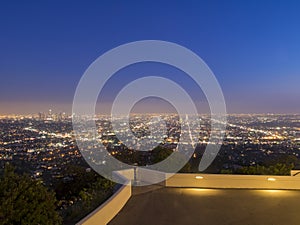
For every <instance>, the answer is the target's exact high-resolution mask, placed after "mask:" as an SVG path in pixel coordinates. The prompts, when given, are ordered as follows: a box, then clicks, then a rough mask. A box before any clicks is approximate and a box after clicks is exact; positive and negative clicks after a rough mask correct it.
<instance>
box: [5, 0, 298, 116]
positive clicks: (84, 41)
mask: <svg viewBox="0 0 300 225" xmlns="http://www.w3.org/2000/svg"><path fill="white" fill-rule="evenodd" d="M91 6H93V7H91ZM298 8H299V3H298V2H296V1H295V2H294V1H291V2H288V3H286V2H283V1H282V2H281V1H278V2H271V1H270V2H264V3H262V2H259V1H253V2H252V1H251V2H250V1H249V2H239V1H228V2H218V1H213V2H190V3H189V4H186V3H176V4H174V3H173V2H171V1H167V2H164V3H150V2H134V4H126V3H121V2H118V3H116V2H104V3H96V2H93V3H91V4H90V5H88V4H83V3H81V4H80V3H72V5H70V4H68V3H58V2H46V3H43V4H40V3H33V2H31V3H21V2H20V3H9V2H6V3H2V4H1V9H0V12H1V13H0V15H1V16H0V18H1V22H0V27H1V30H2V35H1V36H0V48H1V49H2V50H1V52H0V76H1V80H2V82H1V85H0V105H1V107H0V113H1V114H11V113H12V114H13V113H15V114H28V113H34V112H38V111H46V110H48V109H49V108H53V109H57V111H65V112H71V108H72V100H73V95H74V93H75V89H76V86H77V84H78V82H79V80H80V78H81V76H82V74H83V73H84V71H85V70H86V69H87V67H88V66H89V65H90V64H91V63H92V62H93V61H94V60H95V59H96V58H97V57H98V56H100V55H101V54H103V53H105V52H106V51H108V50H110V49H111V48H114V47H117V46H118V45H121V44H124V43H126V42H130V41H137V40H143V39H157V40H165V41H171V42H174V43H178V44H180V45H183V46H185V47H187V48H189V49H191V50H192V51H194V52H195V53H196V54H198V55H199V56H200V57H202V59H203V60H204V61H205V62H206V63H207V65H208V66H209V67H210V68H211V69H212V71H213V72H214V74H215V76H216V78H217V79H218V81H219V83H220V86H221V88H222V90H223V93H224V97H225V100H226V105H227V111H228V112H229V113H298V112H300V105H299V101H298V99H299V98H300V91H299V88H298V84H299V82H300V76H299V73H300V66H299V65H300V64H299V61H300V54H299V52H300V45H299V40H300V29H299V26H298V24H299V21H300V15H299V14H298V10H297V9H298ZM166 15H167V16H166ZM137 18H138V19H137ZM118 73H119V74H116V75H115V76H114V77H115V78H112V79H111V83H110V84H109V85H108V86H107V87H106V88H105V90H103V93H102V94H103V96H102V99H100V100H101V101H102V102H101V103H102V105H101V104H100V106H99V108H100V109H101V110H102V109H103V108H107V107H109V105H110V104H111V102H112V100H113V97H114V96H115V95H116V93H117V91H118V90H120V88H121V87H122V85H124V84H126V83H128V82H130V81H131V80H133V79H136V78H138V77H141V76H145V75H149V74H150V75H156V74H158V75H161V76H165V77H167V78H172V79H173V80H174V81H175V82H177V83H179V84H180V85H182V86H183V87H184V88H185V89H188V90H187V91H188V92H189V94H190V95H191V96H192V98H193V99H194V101H195V102H198V103H199V108H201V109H203V105H204V108H205V110H204V112H207V109H208V108H207V106H206V105H205V104H206V100H205V97H203V93H202V92H201V90H199V89H197V88H196V87H195V85H193V84H192V81H190V80H188V79H186V77H185V76H184V75H183V74H182V73H181V72H180V71H176V70H174V69H171V68H168V67H164V66H161V65H154V67H153V65H144V64H143V65H140V66H139V65H138V66H133V67H128V68H125V69H124V70H122V71H120V72H118ZM198 103H197V104H198ZM103 105H104V106H103ZM102 106H103V107H102ZM153 106H154V107H153ZM148 108H151V109H155V108H156V109H157V110H160V108H163V106H162V105H161V104H157V103H154V104H152V105H151V107H149V106H148ZM101 110H100V111H101ZM104 111H105V112H107V109H105V110H104ZM145 111H147V107H145ZM100 113H101V112H100ZM200 113H202V112H201V110H200Z"/></svg>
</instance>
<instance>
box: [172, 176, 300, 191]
mask: <svg viewBox="0 0 300 225" xmlns="http://www.w3.org/2000/svg"><path fill="white" fill-rule="evenodd" d="M166 187H199V188H255V189H296V190H300V176H298V177H297V176H265V175H227V174H226V175H225V174H224V175H223V174H222V175H218V174H175V175H174V176H172V177H170V178H169V179H167V180H166Z"/></svg>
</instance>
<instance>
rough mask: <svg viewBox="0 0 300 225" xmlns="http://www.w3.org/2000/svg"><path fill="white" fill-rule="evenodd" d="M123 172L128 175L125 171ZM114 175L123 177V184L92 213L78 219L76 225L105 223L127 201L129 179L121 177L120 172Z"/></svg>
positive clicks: (99, 224) (104, 224)
mask: <svg viewBox="0 0 300 225" xmlns="http://www.w3.org/2000/svg"><path fill="white" fill-rule="evenodd" d="M127 172H128V171H127ZM125 174H127V175H128V173H126V171H125ZM114 175H117V176H119V178H120V179H121V178H122V179H124V181H126V183H125V185H123V186H122V187H121V188H120V189H119V190H118V191H117V192H116V193H114V195H112V196H111V197H110V198H109V199H108V200H107V201H106V202H104V203H103V204H102V205H100V206H99V207H98V208H97V209H95V210H94V211H93V212H92V213H90V214H89V215H88V216H86V217H85V218H83V219H82V220H81V221H79V222H78V223H77V225H79V224H84V225H106V224H107V223H109V221H111V220H112V219H113V218H114V217H115V216H116V215H117V214H118V213H119V211H120V210H121V209H122V208H123V206H124V205H125V204H126V203H127V201H128V200H129V198H130V196H131V181H130V180H128V179H127V178H126V177H123V176H122V175H121V174H117V173H116V174H114Z"/></svg>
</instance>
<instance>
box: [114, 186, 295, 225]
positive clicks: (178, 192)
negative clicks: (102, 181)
mask: <svg viewBox="0 0 300 225" xmlns="http://www.w3.org/2000/svg"><path fill="white" fill-rule="evenodd" d="M140 188H141V187H140ZM144 189H145V188H144ZM146 189H147V187H146ZM299 210H300V191H281V190H277V191H276V190H238V189H236V190H233V189H196V188H160V189H156V190H152V191H150V192H146V193H143V192H141V191H139V193H138V194H137V193H136V194H135V195H133V196H132V197H131V198H130V200H129V201H128V202H127V204H126V205H125V207H124V208H123V209H122V210H121V212H120V213H119V214H118V215H117V216H116V217H115V218H114V219H113V220H112V221H111V222H110V223H109V225H177V224H178V225H202V224H203V225H299V224H300V213H299V212H300V211H299Z"/></svg>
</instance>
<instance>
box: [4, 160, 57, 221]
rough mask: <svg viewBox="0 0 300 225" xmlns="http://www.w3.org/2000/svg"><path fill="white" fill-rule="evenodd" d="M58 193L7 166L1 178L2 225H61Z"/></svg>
mask: <svg viewBox="0 0 300 225" xmlns="http://www.w3.org/2000/svg"><path fill="white" fill-rule="evenodd" d="M55 203H56V199H55V194H54V193H53V192H50V191H49V190H48V189H47V188H46V187H45V186H44V185H43V184H42V183H41V182H39V181H35V180H33V179H31V178H30V177H29V176H27V175H18V174H16V173H15V172H14V168H13V167H12V166H11V165H9V164H7V165H6V166H5V169H4V173H3V175H2V176H0V224H3V225H5V224H13V225H14V224H18V225H19V224H20V225H22V224H31V225H35V224H45V225H47V224H49V225H50V224H51V225H55V224H61V223H62V220H61V217H60V216H59V214H58V213H57V212H56V211H55Z"/></svg>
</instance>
